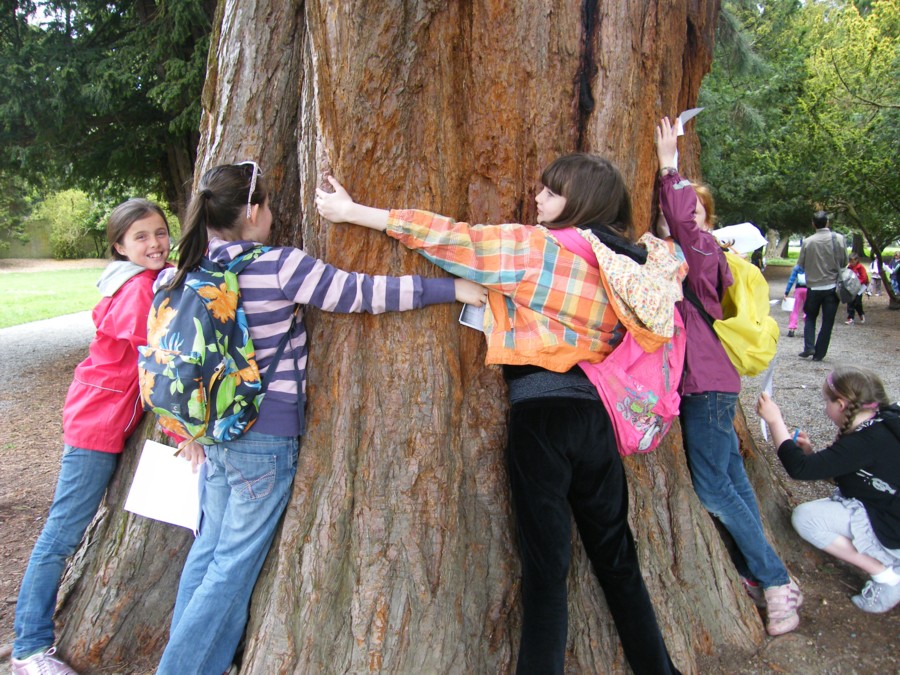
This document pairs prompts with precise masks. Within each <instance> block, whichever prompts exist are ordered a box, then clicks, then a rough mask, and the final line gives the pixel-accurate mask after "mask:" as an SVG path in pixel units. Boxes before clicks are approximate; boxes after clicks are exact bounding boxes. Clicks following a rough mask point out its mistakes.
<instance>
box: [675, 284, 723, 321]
mask: <svg viewBox="0 0 900 675" xmlns="http://www.w3.org/2000/svg"><path fill="white" fill-rule="evenodd" d="M681 292H682V294H683V295H684V299H685V300H687V301H688V302H690V303H691V304H692V305H693V306H694V307H696V308H697V311H699V312H700V316H702V317H703V320H704V321H706V323H707V324H709V327H710V328H712V329H713V333H715V332H716V330H715V326H714V325H713V324H715V322H716V320H715V319H714V318H712V315H710V313H709V312H707V311H706V308H705V307H704V306H703V303H702V302H700V298H698V297H697V294H696V293H694V290H693V289H692V288H691V287H690V286H688V283H687V279H685V280H684V281H683V282H681Z"/></svg>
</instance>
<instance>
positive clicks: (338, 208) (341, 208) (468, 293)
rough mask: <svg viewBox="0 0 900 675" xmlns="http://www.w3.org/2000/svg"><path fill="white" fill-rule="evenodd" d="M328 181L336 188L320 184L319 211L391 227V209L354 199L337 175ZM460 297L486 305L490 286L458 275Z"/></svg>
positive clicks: (375, 227) (352, 221) (345, 219)
mask: <svg viewBox="0 0 900 675" xmlns="http://www.w3.org/2000/svg"><path fill="white" fill-rule="evenodd" d="M326 178H327V179H328V182H329V183H331V187H333V188H334V192H326V191H325V190H322V189H321V188H316V208H317V209H318V211H319V215H320V216H322V217H323V218H325V219H326V220H330V221H331V222H333V223H350V224H351V225H362V226H363V227H368V228H371V229H373V230H378V231H379V232H384V230H385V229H386V228H387V222H388V211H387V210H385V209H376V208H373V207H371V206H363V205H362V204H357V203H356V202H354V201H353V198H352V197H351V196H350V194H349V193H348V192H347V190H345V189H344V186H343V185H341V184H340V183H339V182H338V181H337V179H336V178H335V177H334V176H327V177H326ZM453 286H454V290H455V292H456V299H457V300H458V301H459V302H464V303H467V304H469V305H474V306H476V307H483V306H484V304H485V303H486V302H487V289H486V288H485V287H484V286H481V285H480V284H476V283H475V282H474V281H469V280H468V279H454V280H453Z"/></svg>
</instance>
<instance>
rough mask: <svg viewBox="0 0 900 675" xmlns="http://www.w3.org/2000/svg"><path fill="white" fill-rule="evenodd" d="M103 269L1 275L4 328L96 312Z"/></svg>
mask: <svg viewBox="0 0 900 675" xmlns="http://www.w3.org/2000/svg"><path fill="white" fill-rule="evenodd" d="M102 273H103V270H102V269H83V270H59V271H56V272H9V273H6V274H0V328H8V327H9V326H16V325H18V324H20V323H28V322H29V321H38V320H40V319H51V318H53V317H55V316H61V315H63V314H72V313H74V312H82V311H84V310H86V309H93V307H94V305H96V304H97V303H98V302H99V301H100V292H99V291H98V290H97V279H99V278H100V275H101V274H102Z"/></svg>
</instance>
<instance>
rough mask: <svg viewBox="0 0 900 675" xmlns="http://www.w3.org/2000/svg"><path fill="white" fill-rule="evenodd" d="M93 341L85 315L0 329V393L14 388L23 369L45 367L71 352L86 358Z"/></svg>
mask: <svg viewBox="0 0 900 675" xmlns="http://www.w3.org/2000/svg"><path fill="white" fill-rule="evenodd" d="M93 337H94V323H93V322H92V321H91V313H90V312H89V311H86V312H77V313H75V314H65V315H63V316H58V317H56V318H54V319H44V320H43V321H32V322H31V323H23V324H19V325H18V326H11V327H9V328H0V390H7V389H9V388H11V387H14V386H15V384H16V378H17V377H18V376H19V374H20V373H21V370H22V368H23V367H25V366H27V367H29V368H33V367H40V366H44V365H49V364H51V363H53V362H54V361H58V360H59V357H60V356H61V355H62V354H69V353H71V352H72V351H75V352H78V353H80V354H85V355H86V354H87V349H88V345H90V343H91V339H92V338H93Z"/></svg>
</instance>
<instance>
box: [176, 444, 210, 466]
mask: <svg viewBox="0 0 900 675" xmlns="http://www.w3.org/2000/svg"><path fill="white" fill-rule="evenodd" d="M178 454H180V455H181V456H182V457H184V458H185V459H186V460H187V461H189V462H190V463H191V469H192V470H193V472H194V473H197V467H199V466H200V465H201V464H203V462H205V461H206V451H205V450H204V449H203V446H202V445H200V444H199V443H197V442H196V441H181V443H179V444H178Z"/></svg>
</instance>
